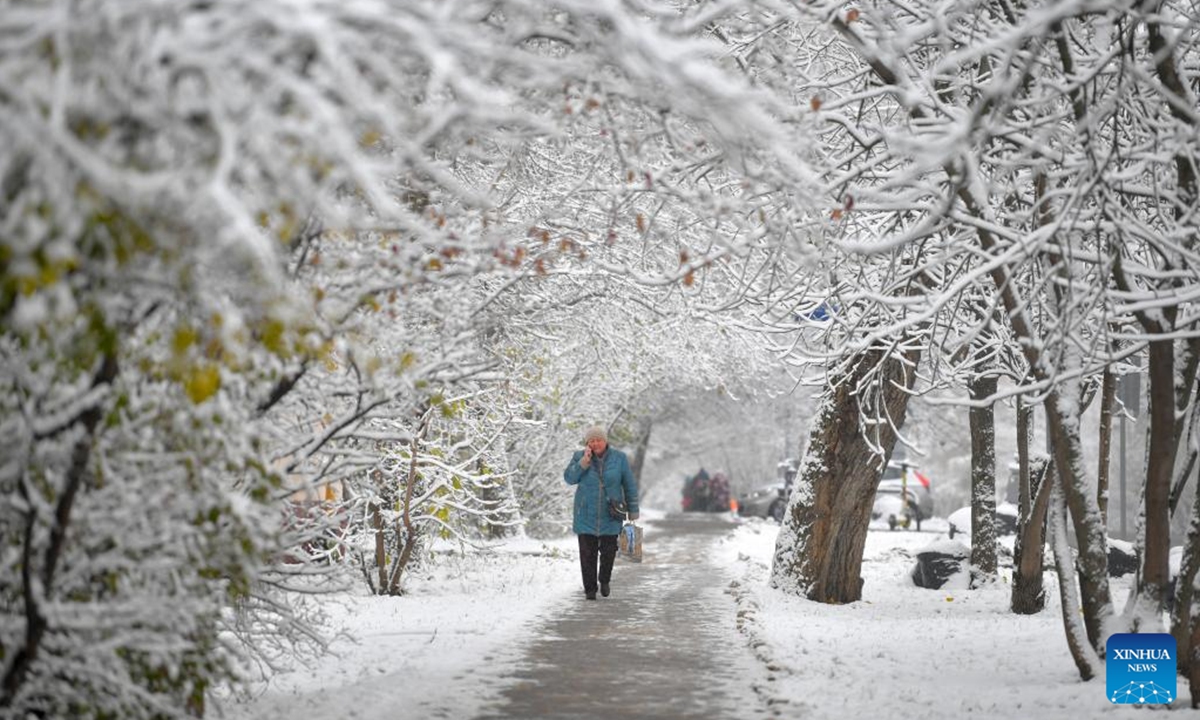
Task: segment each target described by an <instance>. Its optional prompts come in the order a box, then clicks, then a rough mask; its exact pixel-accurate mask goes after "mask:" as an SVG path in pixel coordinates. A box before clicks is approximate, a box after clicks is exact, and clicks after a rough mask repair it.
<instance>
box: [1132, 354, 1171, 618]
mask: <svg viewBox="0 0 1200 720" xmlns="http://www.w3.org/2000/svg"><path fill="white" fill-rule="evenodd" d="M1149 356H1150V361H1149V368H1148V370H1149V376H1150V392H1149V398H1150V403H1149V404H1150V408H1149V410H1150V425H1149V428H1148V430H1147V432H1148V433H1149V438H1148V443H1147V448H1148V450H1147V453H1146V487H1145V491H1146V496H1145V500H1144V502H1145V507H1144V510H1143V512H1144V516H1145V521H1144V523H1143V525H1142V527H1143V528H1144V532H1145V549H1144V552H1143V553H1142V567H1141V572H1140V573H1139V576H1138V585H1137V595H1138V597H1137V602H1136V604H1135V610H1134V614H1133V617H1132V618H1131V620H1132V626H1133V628H1134V629H1137V628H1138V627H1141V626H1142V624H1143V623H1150V624H1151V626H1152V627H1155V626H1158V627H1161V621H1159V620H1158V618H1159V617H1161V614H1162V611H1163V601H1164V598H1165V593H1166V588H1167V583H1168V582H1169V581H1170V570H1169V568H1168V564H1169V559H1168V558H1169V556H1170V553H1171V510H1170V497H1171V480H1172V476H1173V475H1174V471H1175V454H1176V450H1177V447H1176V446H1175V345H1174V343H1173V342H1172V341H1171V340H1156V341H1153V342H1151V343H1150V352H1149ZM1153 631H1154V632H1158V631H1159V630H1158V629H1154V630H1153Z"/></svg>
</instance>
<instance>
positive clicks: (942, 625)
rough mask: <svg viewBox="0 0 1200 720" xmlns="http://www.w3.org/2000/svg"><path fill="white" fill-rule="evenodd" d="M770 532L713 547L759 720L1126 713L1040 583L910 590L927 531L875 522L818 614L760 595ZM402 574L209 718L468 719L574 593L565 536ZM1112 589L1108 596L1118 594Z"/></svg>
mask: <svg viewBox="0 0 1200 720" xmlns="http://www.w3.org/2000/svg"><path fill="white" fill-rule="evenodd" d="M654 515H655V513H653V512H645V513H643V516H644V517H646V518H647V519H651V518H652V517H653V516H654ZM651 527H652V526H651ZM931 527H933V528H936V527H938V526H937V524H936V522H932V521H931V523H929V524H927V525H926V530H929V529H930V528H931ZM777 532H778V527H777V526H776V525H774V524H773V523H771V522H768V521H759V520H750V521H746V522H743V523H741V524H740V525H739V526H738V527H737V528H736V530H734V531H733V532H732V533H731V536H730V538H729V539H728V540H727V541H726V542H724V543H723V544H722V547H721V550H720V552H719V553H718V555H719V557H718V561H719V562H720V563H722V564H723V565H725V566H726V567H728V568H729V569H730V570H731V571H732V573H733V574H734V576H735V577H739V578H741V579H740V580H739V581H737V582H736V587H732V588H731V590H730V593H731V595H732V596H733V598H734V601H735V602H736V613H734V612H731V617H730V619H729V621H730V623H735V622H737V623H738V624H739V626H740V627H741V628H742V631H743V633H744V637H745V639H746V642H747V645H748V646H749V647H753V648H754V652H755V653H756V654H757V655H758V657H759V658H760V659H761V660H762V661H763V663H764V665H765V666H766V667H768V668H769V670H770V673H771V676H772V678H773V681H772V682H770V683H769V684H768V685H767V687H765V688H762V689H760V693H761V695H762V696H763V699H764V700H766V701H767V702H769V703H770V704H771V707H772V708H773V710H774V711H775V712H774V713H773V714H776V715H778V716H781V717H803V718H806V719H811V720H821V719H824V718H830V719H834V718H836V719H837V720H849V719H852V718H875V717H886V718H921V719H923V720H924V719H933V720H936V719H938V718H956V719H958V718H967V717H970V718H1009V717H1022V718H1028V719H1030V720H1040V719H1042V718H1046V719H1049V718H1062V717H1067V716H1074V717H1088V718H1091V717H1100V716H1109V717H1112V716H1115V715H1116V714H1119V713H1127V712H1131V711H1130V710H1128V709H1127V706H1126V707H1122V706H1114V705H1110V704H1109V703H1108V702H1107V700H1106V699H1105V685H1104V678H1103V677H1101V678H1097V679H1096V680H1094V681H1092V682H1090V683H1082V682H1080V681H1079V679H1078V675H1077V674H1076V672H1075V668H1074V665H1073V663H1072V662H1071V658H1070V655H1069V654H1068V652H1067V648H1066V641H1065V639H1064V636H1063V630H1062V624H1061V618H1060V615H1059V609H1058V604H1057V597H1056V595H1053V593H1055V592H1056V587H1055V586H1054V584H1053V576H1052V575H1049V576H1048V578H1047V579H1048V581H1049V582H1048V589H1049V590H1050V591H1051V593H1052V600H1051V603H1050V605H1049V607H1048V608H1047V609H1046V610H1045V611H1043V612H1042V613H1041V614H1039V615H1037V616H1033V617H1022V616H1015V615H1012V614H1011V613H1009V612H1008V610H1007V607H1008V593H1009V585H1008V583H1007V582H1006V581H1002V582H1001V583H998V584H997V585H995V586H994V587H991V588H987V589H985V590H966V589H965V588H962V587H953V588H944V589H942V590H937V591H931V590H923V589H920V588H917V587H915V586H913V585H912V583H911V581H910V580H909V579H908V578H909V576H908V573H909V571H910V569H911V566H912V561H911V559H910V556H911V555H912V554H913V553H914V552H915V551H916V550H917V549H919V548H920V547H923V546H924V545H926V544H928V543H930V542H932V541H935V540H937V539H938V538H939V536H938V535H937V534H936V533H931V532H922V533H917V532H907V531H902V530H901V531H895V532H891V531H888V530H887V529H886V526H882V527H881V528H876V529H873V530H872V532H871V533H870V534H869V537H868V540H867V547H866V560H865V562H864V568H863V576H864V578H865V580H866V583H865V586H864V599H863V601H861V602H857V603H851V604H848V605H843V606H829V605H821V604H817V603H812V602H809V601H806V600H802V599H798V598H795V597H790V596H785V595H782V594H780V593H778V592H776V591H773V590H771V589H770V588H768V587H767V585H766V580H767V568H768V564H769V562H770V558H771V554H772V551H773V548H774V542H775V536H776V534H777ZM651 542H653V534H652V532H650V531H648V532H647V543H651ZM1006 579H1007V578H1003V579H1002V580H1006ZM413 580H414V581H413V582H412V584H411V586H410V587H411V592H410V593H409V594H408V595H406V596H404V597H400V598H375V597H370V596H367V595H366V594H365V593H362V592H360V593H356V594H354V595H352V596H345V597H341V598H339V602H338V603H337V604H335V605H333V606H331V608H330V618H331V621H332V622H333V623H334V625H335V627H341V628H344V629H345V630H346V631H348V632H349V633H350V634H352V635H354V636H355V637H357V641H356V642H350V641H342V642H339V643H337V644H336V645H335V649H336V651H337V652H338V655H337V656H336V657H330V658H326V659H324V660H322V661H321V662H319V663H318V664H317V665H316V666H314V667H302V668H297V669H296V670H295V671H294V672H291V673H286V674H282V675H280V676H277V677H276V678H275V679H274V680H272V681H271V683H269V684H268V685H266V686H263V687H261V688H259V689H258V691H257V693H256V696H255V697H254V698H253V699H252V700H250V701H249V702H240V703H235V702H228V703H226V704H225V707H223V708H222V710H223V712H224V714H225V716H226V717H230V718H234V719H236V720H243V719H246V720H248V719H249V718H254V719H256V720H269V719H271V718H280V719H282V718H295V717H304V718H308V719H311V720H323V719H326V718H328V719H329V720H333V719H335V718H336V719H338V720H342V719H351V718H354V719H361V720H373V719H376V718H378V719H381V720H382V719H383V718H389V719H392V718H415V717H444V718H454V719H459V718H462V719H466V718H471V717H473V716H474V715H475V714H476V713H477V711H478V710H479V709H480V708H481V707H482V706H483V704H484V703H485V702H486V701H488V699H489V698H494V697H495V695H496V693H497V690H498V688H500V687H502V686H503V683H504V676H505V671H506V669H507V667H508V666H509V664H510V663H511V662H512V661H513V660H514V659H515V658H516V657H518V656H519V655H520V651H521V647H522V643H523V642H525V641H528V640H529V639H531V638H532V637H533V633H534V631H535V630H536V628H537V626H538V624H539V622H540V620H541V619H543V618H546V617H549V616H550V615H551V614H553V613H555V612H562V611H563V609H564V607H567V606H569V605H570V604H572V603H574V602H576V601H577V600H578V598H577V596H578V594H579V588H578V584H579V580H578V571H577V566H576V559H575V540H574V537H573V536H572V537H568V538H565V539H563V540H562V541H557V542H554V543H541V542H535V541H530V540H521V541H514V542H509V543H506V544H504V545H503V546H500V547H498V548H496V550H495V553H494V554H493V555H491V556H486V557H480V556H474V555H472V556H467V557H463V556H461V555H456V556H445V557H443V558H442V559H441V560H440V561H439V563H438V566H437V567H436V568H435V569H433V570H432V571H428V572H426V574H424V575H423V576H421V577H420V578H414V579H413ZM1114 595H1115V596H1116V597H1117V599H1118V600H1119V599H1120V598H1121V597H1122V596H1123V595H1124V586H1123V585H1119V584H1118V585H1116V586H1115V587H1114ZM735 614H736V619H735Z"/></svg>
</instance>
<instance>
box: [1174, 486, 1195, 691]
mask: <svg viewBox="0 0 1200 720" xmlns="http://www.w3.org/2000/svg"><path fill="white" fill-rule="evenodd" d="M1196 484H1197V488H1196V490H1197V491H1196V494H1195V496H1194V498H1193V501H1192V521H1191V525H1190V526H1189V528H1188V534H1187V544H1186V545H1184V548H1183V558H1182V560H1181V562H1180V564H1179V576H1178V577H1176V578H1175V607H1174V610H1173V611H1172V612H1171V634H1172V635H1174V636H1175V650H1176V657H1177V661H1176V662H1177V663H1178V666H1177V668H1178V670H1179V673H1180V674H1181V675H1183V676H1184V677H1186V678H1187V679H1188V687H1189V689H1190V691H1191V694H1192V707H1200V657H1197V656H1196V655H1197V654H1196V652H1195V648H1197V647H1200V617H1198V615H1200V613H1197V612H1196V610H1197V608H1196V607H1195V605H1194V603H1195V601H1196V593H1195V589H1194V587H1193V583H1194V582H1195V580H1196V573H1197V571H1198V570H1200V477H1198V478H1197V479H1196Z"/></svg>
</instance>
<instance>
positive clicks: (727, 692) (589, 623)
mask: <svg viewBox="0 0 1200 720" xmlns="http://www.w3.org/2000/svg"><path fill="white" fill-rule="evenodd" d="M732 529H733V525H732V523H731V522H730V521H729V520H728V519H727V518H726V517H725V516H724V515H720V516H714V515H702V514H679V515H672V516H668V517H667V518H665V519H663V520H660V521H655V522H653V523H648V524H647V525H646V533H645V546H644V547H645V560H644V562H642V563H640V564H637V563H631V562H628V561H624V560H621V559H620V558H618V559H617V564H616V567H615V569H614V571H613V581H612V595H611V596H610V597H607V598H604V597H600V598H598V599H597V600H595V601H589V600H585V599H584V597H583V590H582V588H581V589H580V591H579V593H578V599H577V601H574V602H573V603H572V604H570V605H569V606H567V607H564V609H563V612H561V613H558V614H557V615H556V616H555V617H554V618H552V619H550V620H548V621H546V622H545V623H544V624H543V625H542V626H541V627H538V628H536V629H535V630H534V634H535V635H536V639H535V640H534V641H533V642H532V643H531V644H530V645H529V647H528V650H527V652H526V654H525V655H524V657H523V658H522V659H521V660H520V661H519V662H518V663H516V665H514V669H513V672H512V673H511V674H510V675H509V679H510V681H511V685H509V686H508V687H507V689H505V690H503V691H502V692H501V697H500V699H499V700H498V701H497V702H495V703H493V704H492V705H491V706H487V707H485V708H484V710H483V712H482V713H481V715H480V716H479V720H500V719H502V718H513V719H516V718H519V719H521V720H533V719H534V718H564V719H565V718H572V719H578V718H605V719H609V718H681V719H682V718H706V719H714V718H730V719H733V718H748V717H759V716H762V717H766V716H767V713H766V712H765V710H764V709H763V707H762V702H761V700H760V699H759V696H758V695H757V694H756V693H755V691H754V686H755V684H756V683H760V682H762V681H763V679H764V674H765V673H764V670H763V669H762V667H761V665H760V664H759V663H758V662H757V661H756V660H755V659H754V657H753V655H752V654H751V651H750V650H749V648H748V647H747V646H746V641H745V639H744V638H743V636H742V635H740V634H739V633H738V631H737V629H736V627H735V610H734V604H733V600H732V598H730V597H729V595H728V594H726V593H725V589H726V588H727V587H728V585H729V582H730V580H731V578H730V577H729V576H728V575H727V572H726V571H724V570H723V569H722V568H721V567H720V566H719V565H717V564H714V563H713V562H712V561H711V557H712V556H713V550H714V546H715V545H716V544H717V543H718V542H719V540H720V539H721V538H722V537H724V536H725V535H726V534H728V533H729V532H730V531H731V530H732Z"/></svg>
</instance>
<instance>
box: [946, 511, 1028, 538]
mask: <svg viewBox="0 0 1200 720" xmlns="http://www.w3.org/2000/svg"><path fill="white" fill-rule="evenodd" d="M1018 512H1019V510H1018V509H1017V506H1016V505H1014V504H1013V503H1010V502H1001V503H996V537H1005V536H1007V535H1016V534H1017V513H1018ZM946 520H947V521H948V522H949V523H950V529H949V530H948V531H947V533H946V534H948V535H949V536H950V537H952V538H953V537H954V536H955V535H962V536H963V537H964V539H965V540H966V541H967V542H970V536H971V506H970V505H967V506H966V507H961V508H959V509H957V510H955V511H954V512H952V513H950V516H949V517H947V518H946Z"/></svg>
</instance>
